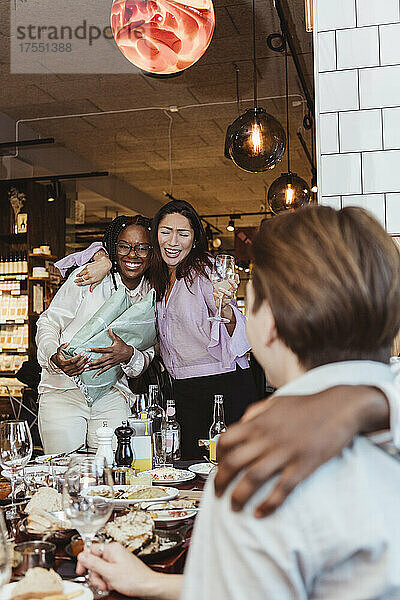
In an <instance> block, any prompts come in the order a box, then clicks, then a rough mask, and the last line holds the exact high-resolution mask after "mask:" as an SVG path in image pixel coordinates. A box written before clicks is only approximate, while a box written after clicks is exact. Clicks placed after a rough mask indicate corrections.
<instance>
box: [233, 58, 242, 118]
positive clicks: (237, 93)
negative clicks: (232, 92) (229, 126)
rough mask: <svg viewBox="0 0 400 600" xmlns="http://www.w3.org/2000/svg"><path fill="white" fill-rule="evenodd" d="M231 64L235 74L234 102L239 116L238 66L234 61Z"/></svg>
mask: <svg viewBox="0 0 400 600" xmlns="http://www.w3.org/2000/svg"><path fill="white" fill-rule="evenodd" d="M233 66H234V67H235V72H236V73H235V76H236V102H237V110H238V116H239V117H240V96H239V67H238V66H237V64H236V63H233Z"/></svg>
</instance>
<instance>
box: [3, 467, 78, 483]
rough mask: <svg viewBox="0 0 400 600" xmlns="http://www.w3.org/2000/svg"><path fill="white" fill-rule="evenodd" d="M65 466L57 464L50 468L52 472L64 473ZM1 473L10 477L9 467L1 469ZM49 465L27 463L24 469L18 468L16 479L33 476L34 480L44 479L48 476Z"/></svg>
mask: <svg viewBox="0 0 400 600" xmlns="http://www.w3.org/2000/svg"><path fill="white" fill-rule="evenodd" d="M66 469H67V467H62V466H59V467H58V466H57V467H56V468H55V469H53V470H52V473H57V474H59V473H64V471H65V470H66ZM1 474H2V476H3V477H5V478H6V479H11V474H10V470H9V469H3V470H2V471H1ZM50 475H51V472H50V465H29V467H25V468H24V469H20V471H18V475H17V479H25V478H26V477H34V478H35V481H45V480H46V478H48V477H50Z"/></svg>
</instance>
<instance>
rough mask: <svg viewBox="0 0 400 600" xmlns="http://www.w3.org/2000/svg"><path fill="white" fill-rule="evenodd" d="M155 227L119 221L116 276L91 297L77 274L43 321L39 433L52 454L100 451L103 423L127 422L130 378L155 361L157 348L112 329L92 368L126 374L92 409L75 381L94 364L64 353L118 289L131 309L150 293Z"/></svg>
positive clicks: (111, 247)
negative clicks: (118, 369) (143, 345)
mask: <svg viewBox="0 0 400 600" xmlns="http://www.w3.org/2000/svg"><path fill="white" fill-rule="evenodd" d="M149 225H150V221H149V220H148V219H146V218H144V217H141V216H140V215H138V216H136V217H117V218H116V219H114V221H113V222H112V223H111V224H110V225H109V227H108V229H107V231H106V233H105V236H104V240H103V244H104V247H105V248H106V250H107V252H108V254H109V256H110V257H111V258H112V260H113V267H112V269H111V272H110V274H108V275H107V277H105V278H104V279H103V281H102V282H101V284H100V285H99V286H97V287H96V289H95V290H94V292H93V293H90V291H89V288H85V287H79V286H77V285H76V283H75V281H74V279H75V277H76V274H74V273H72V274H71V276H70V277H69V278H68V280H67V281H66V282H65V283H64V284H63V285H62V287H61V288H60V289H59V291H58V292H57V294H56V295H55V296H54V298H53V301H52V302H51V304H50V306H49V308H48V309H47V310H46V311H45V312H44V313H43V314H42V315H41V316H40V318H39V320H38V323H37V336H36V343H37V347H38V361H39V363H40V365H41V367H42V377H41V381H40V385H39V430H40V435H41V438H42V442H43V446H44V450H45V452H46V454H49V453H58V452H69V451H71V450H73V449H75V448H77V447H78V446H80V445H81V444H85V443H87V444H88V446H89V447H92V448H94V447H96V446H97V436H96V433H95V432H96V429H97V428H98V427H100V426H101V424H102V421H103V420H107V422H108V425H109V426H110V427H112V428H113V429H115V427H118V426H119V425H120V424H121V421H122V420H124V419H126V418H127V415H128V409H127V394H129V388H128V383H127V380H126V377H125V375H128V376H130V377H137V376H139V375H140V374H141V373H142V372H143V371H144V370H145V369H146V368H147V367H148V365H149V363H150V362H151V360H152V359H153V356H154V348H149V349H148V350H144V351H143V352H141V351H139V350H138V349H136V348H133V347H132V346H130V345H128V344H126V343H125V342H124V341H123V340H122V339H121V338H120V337H118V336H117V335H115V334H114V333H113V332H112V330H109V335H110V346H108V347H106V348H102V349H99V348H96V349H95V350H96V352H98V353H101V354H102V356H101V358H99V359H97V360H95V361H92V363H91V365H90V368H93V369H98V370H99V371H105V370H107V369H109V368H110V367H112V366H115V365H117V364H120V365H121V367H122V370H123V375H122V376H121V377H120V379H119V380H118V381H117V383H116V384H115V386H113V387H112V388H111V390H110V391H109V392H107V393H106V394H105V395H104V396H102V397H101V398H99V399H98V400H96V402H95V403H94V404H93V405H91V406H90V405H88V403H87V402H86V400H85V397H84V395H83V393H82V392H81V391H80V390H79V389H78V387H77V385H76V384H75V382H74V379H73V377H75V376H79V375H81V374H82V373H83V371H84V369H85V368H89V365H88V359H87V358H86V357H85V356H81V355H77V356H75V357H73V358H69V359H66V358H65V356H64V354H63V349H64V348H66V347H67V346H68V343H69V342H70V341H71V339H72V338H73V336H74V335H75V334H76V333H77V332H78V331H79V330H80V329H81V327H82V326H83V325H85V323H87V321H88V320H89V319H90V318H91V317H92V316H93V315H94V314H95V313H96V312H97V310H98V309H99V308H100V307H101V306H102V305H103V304H104V303H105V302H106V301H107V300H108V299H109V298H110V297H111V295H112V294H113V293H114V292H115V290H116V289H117V288H118V286H120V285H124V286H125V288H126V293H127V295H128V297H129V300H130V302H131V304H135V303H136V302H138V301H139V300H141V299H143V298H144V296H145V295H146V294H147V293H148V292H149V290H150V288H151V286H150V284H149V281H148V266H149V261H150V256H151V243H150V236H149Z"/></svg>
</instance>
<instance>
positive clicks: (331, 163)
mask: <svg viewBox="0 0 400 600" xmlns="http://www.w3.org/2000/svg"><path fill="white" fill-rule="evenodd" d="M321 167H322V168H321V181H322V186H321V187H322V190H321V192H322V194H323V195H324V196H340V195H350V194H360V193H361V155H360V154H326V155H325V156H321Z"/></svg>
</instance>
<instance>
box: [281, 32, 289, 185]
mask: <svg viewBox="0 0 400 600" xmlns="http://www.w3.org/2000/svg"><path fill="white" fill-rule="evenodd" d="M282 37H283V34H282ZM283 39H284V43H285V86H286V138H287V142H286V143H287V147H286V152H287V163H288V173H290V132H289V76H288V51H287V44H286V40H285V38H284V37H283Z"/></svg>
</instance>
